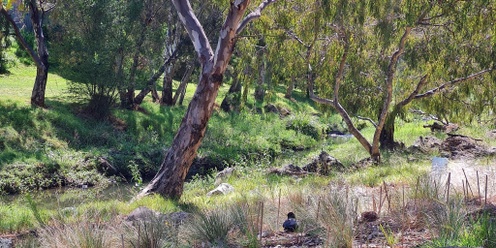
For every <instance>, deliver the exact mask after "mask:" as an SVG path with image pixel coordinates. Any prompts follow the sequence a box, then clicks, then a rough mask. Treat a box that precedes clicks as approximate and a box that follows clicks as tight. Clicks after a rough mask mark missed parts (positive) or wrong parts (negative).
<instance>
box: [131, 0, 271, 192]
mask: <svg viewBox="0 0 496 248" xmlns="http://www.w3.org/2000/svg"><path fill="white" fill-rule="evenodd" d="M273 1H274V0H266V1H264V2H263V3H262V4H261V5H260V6H259V7H258V8H257V9H255V10H254V11H253V12H252V13H250V14H249V15H248V16H246V17H245V19H244V20H243V21H242V18H243V16H244V13H245V11H246V8H247V6H248V4H249V2H250V1H249V0H240V1H235V2H231V7H230V9H229V12H228V15H227V17H226V21H225V23H224V25H223V26H222V29H221V30H220V37H219V40H218V44H217V49H216V50H215V54H214V52H213V50H212V48H211V47H210V43H209V41H208V39H207V36H206V35H205V32H204V30H203V28H202V26H201V25H200V23H199V21H198V19H197V18H196V16H195V15H194V14H193V10H192V8H191V5H190V3H189V1H184V0H173V1H172V2H173V4H174V7H175V8H176V10H177V12H178V14H179V18H180V19H181V21H182V22H183V24H184V26H185V27H186V29H187V31H188V34H189V36H190V38H191V40H192V42H193V45H194V47H195V51H196V52H197V54H198V58H199V61H200V63H201V68H202V69H201V74H200V79H199V82H198V86H197V88H196V91H195V94H194V96H193V99H192V100H191V102H190V104H189V106H188V110H187V112H186V115H185V116H184V118H183V120H182V122H181V125H180V126H179V130H178V132H177V134H176V136H175V137H174V140H173V141H172V145H171V147H170V148H169V150H168V151H167V154H166V155H165V158H164V160H163V162H162V164H161V166H160V169H159V171H158V173H157V174H156V175H155V177H154V178H153V180H152V181H151V182H150V183H149V184H148V185H147V186H146V187H145V188H144V189H143V190H142V191H141V192H140V193H139V194H138V196H137V197H138V198H139V197H142V196H145V195H148V194H153V193H158V194H160V195H162V196H164V197H169V198H175V199H178V198H180V197H181V195H182V193H183V185H184V180H185V178H186V174H187V172H188V170H189V168H190V167H191V164H192V162H193V159H194V158H195V157H196V153H197V150H198V147H199V146H200V144H201V141H202V140H203V137H204V135H205V131H206V129H207V123H208V120H209V119H210V116H211V115H212V112H213V109H214V103H215V98H216V97H217V93H218V89H219V86H220V84H221V82H222V79H223V75H224V72H225V70H226V67H227V65H228V63H229V60H230V58H231V55H232V53H233V50H234V45H235V40H236V39H235V37H236V35H237V34H238V33H239V32H240V31H241V30H242V29H243V28H244V27H245V26H246V24H247V23H248V22H249V21H251V20H253V19H255V18H257V17H259V16H260V11H261V10H262V9H263V8H265V7H266V6H267V5H268V4H270V3H272V2H273ZM247 20H248V21H247Z"/></svg>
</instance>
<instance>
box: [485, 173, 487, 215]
mask: <svg viewBox="0 0 496 248" xmlns="http://www.w3.org/2000/svg"><path fill="white" fill-rule="evenodd" d="M486 204H487V174H486V189H485V190H484V207H486Z"/></svg>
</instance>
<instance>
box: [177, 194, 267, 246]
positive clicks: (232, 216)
mask: <svg viewBox="0 0 496 248" xmlns="http://www.w3.org/2000/svg"><path fill="white" fill-rule="evenodd" d="M257 206H258V205H257V204H250V203H249V202H247V201H237V202H235V203H231V204H230V205H223V206H218V207H217V208H215V209H212V210H200V211H197V212H196V213H195V217H194V218H193V219H192V220H191V221H190V222H189V223H188V224H187V225H186V226H185V229H186V232H187V233H188V235H187V236H188V237H189V238H190V239H189V240H190V242H192V244H196V245H207V246H209V247H231V246H232V245H241V246H243V247H258V245H259V243H258V238H257V235H258V232H259V227H260V223H259V222H260V218H261V217H260V211H259V210H260V209H259V208H258V207H257Z"/></svg>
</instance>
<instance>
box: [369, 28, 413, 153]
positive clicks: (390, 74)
mask: <svg viewBox="0 0 496 248" xmlns="http://www.w3.org/2000/svg"><path fill="white" fill-rule="evenodd" d="M411 30H412V28H411V27H406V28H405V32H404V33H403V36H402V37H401V39H400V42H399V44H398V49H397V50H396V51H395V52H394V53H393V55H392V56H391V60H390V61H389V65H388V69H387V72H386V76H387V78H386V99H384V102H383V105H382V109H381V114H380V116H379V121H378V123H377V128H376V131H375V133H374V138H373V141H372V144H374V145H379V138H380V135H381V132H382V128H383V127H384V124H385V123H386V118H387V115H388V113H389V106H390V105H391V101H392V99H393V79H394V75H395V72H396V66H397V64H398V60H399V58H400V56H401V55H402V54H403V51H404V50H405V44H406V40H407V38H408V35H409V34H410V31H411Z"/></svg>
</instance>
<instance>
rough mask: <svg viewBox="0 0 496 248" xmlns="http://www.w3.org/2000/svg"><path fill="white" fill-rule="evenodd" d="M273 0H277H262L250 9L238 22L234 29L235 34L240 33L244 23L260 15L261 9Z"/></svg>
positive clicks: (244, 25) (246, 23)
mask: <svg viewBox="0 0 496 248" xmlns="http://www.w3.org/2000/svg"><path fill="white" fill-rule="evenodd" d="M275 1H277V0H265V1H263V2H262V3H261V4H260V5H258V7H257V8H256V9H255V10H254V11H252V12H251V13H250V14H248V15H247V16H246V17H245V18H244V19H243V20H242V21H241V23H240V24H239V26H238V28H237V30H236V34H239V33H241V31H243V29H244V28H245V27H246V25H248V23H250V22H251V21H253V20H255V19H257V18H259V17H260V15H262V11H263V10H264V9H265V8H266V7H267V6H269V5H270V4H272V3H274V2H275Z"/></svg>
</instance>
